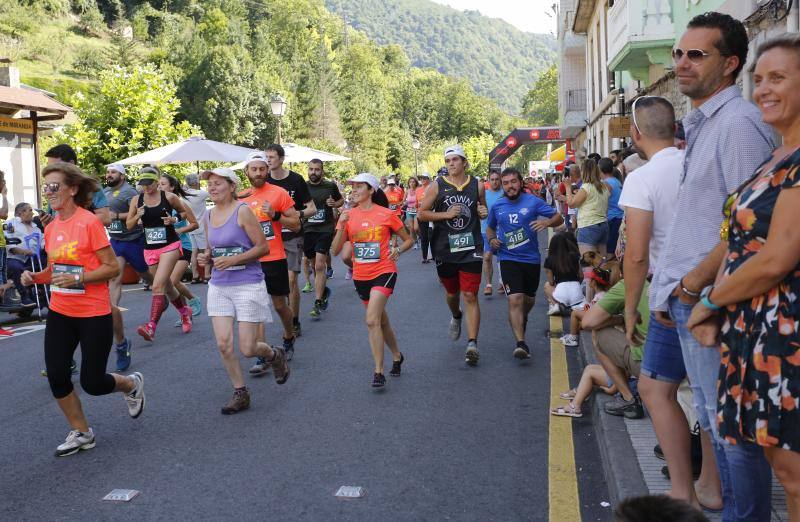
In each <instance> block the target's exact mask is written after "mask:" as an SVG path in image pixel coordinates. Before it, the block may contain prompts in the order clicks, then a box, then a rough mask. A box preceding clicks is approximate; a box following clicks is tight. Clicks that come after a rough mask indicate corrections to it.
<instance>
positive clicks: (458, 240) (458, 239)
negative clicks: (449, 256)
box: [447, 232, 475, 253]
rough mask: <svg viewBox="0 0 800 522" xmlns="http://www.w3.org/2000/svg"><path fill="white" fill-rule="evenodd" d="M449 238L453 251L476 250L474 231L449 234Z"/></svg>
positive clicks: (451, 250)
mask: <svg viewBox="0 0 800 522" xmlns="http://www.w3.org/2000/svg"><path fill="white" fill-rule="evenodd" d="M447 239H448V241H449V242H450V252H451V253H454V252H466V251H467V250H475V236H473V235H472V232H462V233H460V234H449V235H448V236H447Z"/></svg>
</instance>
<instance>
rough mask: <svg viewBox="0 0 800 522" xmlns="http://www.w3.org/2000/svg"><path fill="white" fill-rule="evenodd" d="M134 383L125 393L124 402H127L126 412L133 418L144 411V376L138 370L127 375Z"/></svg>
mask: <svg viewBox="0 0 800 522" xmlns="http://www.w3.org/2000/svg"><path fill="white" fill-rule="evenodd" d="M129 377H130V378H131V379H133V381H134V383H135V387H134V389H133V391H132V392H131V393H128V394H126V395H125V402H127V403H128V414H129V415H130V416H131V417H133V418H134V419H135V418H136V417H138V416H139V415H141V414H142V411H144V377H142V374H141V373H139V372H133V373H132V374H130V375H129Z"/></svg>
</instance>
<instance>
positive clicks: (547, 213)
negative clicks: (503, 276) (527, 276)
mask: <svg viewBox="0 0 800 522" xmlns="http://www.w3.org/2000/svg"><path fill="white" fill-rule="evenodd" d="M555 213H556V209H554V208H553V207H551V206H550V205H548V204H547V203H545V202H544V201H543V200H542V199H541V198H537V197H536V196H532V195H530V194H524V193H523V194H522V195H520V197H518V198H517V199H516V200H515V201H511V200H510V199H508V198H506V197H502V198H500V199H499V200H497V203H495V204H494V206H493V207H492V209H491V210H490V211H489V218H488V225H489V227H491V228H492V229H493V230H494V231H495V232H496V233H497V239H499V240H500V242H501V243H503V246H502V247H500V252H499V253H498V254H497V258H498V259H499V260H500V261H517V262H519V263H532V264H538V263H541V257H540V256H539V241H538V239H537V238H536V235H537V232H536V231H535V230H533V229H532V228H531V224H532V223H533V222H534V221H536V220H537V219H539V218H542V217H544V218H551V217H553V216H554V215H555Z"/></svg>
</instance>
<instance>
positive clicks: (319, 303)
mask: <svg viewBox="0 0 800 522" xmlns="http://www.w3.org/2000/svg"><path fill="white" fill-rule="evenodd" d="M324 176H325V169H324V167H323V165H322V161H321V160H318V159H312V160H311V161H309V162H308V190H309V192H310V193H311V198H312V199H313V201H314V206H315V207H316V208H317V212H316V213H315V214H314V215H313V216H311V217H310V218H308V220H306V224H305V233H304V236H303V250H304V252H305V255H306V258H307V259H308V260H309V262H312V261H313V263H314V274H315V275H314V289H315V291H316V294H315V295H316V299H315V300H314V308H313V309H312V310H311V313H310V314H309V315H311V317H319V316H320V315H321V313H322V311H323V310H327V309H328V299H329V297H330V295H331V290H330V288H328V286H327V285H326V282H327V279H328V278H327V258H328V255H329V252H330V249H331V242H332V241H333V231H334V227H335V225H336V219H335V217H334V215H333V209H335V208H339V207H341V206H342V205H344V198H343V197H342V194H341V193H340V192H339V187H337V186H336V183H334V182H333V181H327V180H324V179H323V177H324Z"/></svg>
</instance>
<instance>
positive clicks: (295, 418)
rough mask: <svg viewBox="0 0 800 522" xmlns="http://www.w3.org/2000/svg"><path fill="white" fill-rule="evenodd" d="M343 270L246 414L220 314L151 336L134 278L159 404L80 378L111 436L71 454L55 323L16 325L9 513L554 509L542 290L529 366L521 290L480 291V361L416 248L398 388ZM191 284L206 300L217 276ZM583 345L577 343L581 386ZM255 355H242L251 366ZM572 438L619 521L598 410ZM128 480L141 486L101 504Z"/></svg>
mask: <svg viewBox="0 0 800 522" xmlns="http://www.w3.org/2000/svg"><path fill="white" fill-rule="evenodd" d="M335 267H336V274H335V276H334V278H333V279H331V280H330V283H329V284H330V287H331V288H332V290H333V295H332V298H331V306H330V308H329V310H328V311H327V312H326V313H325V314H324V315H323V317H322V319H321V320H318V321H315V320H312V319H311V318H309V317H308V311H309V310H310V308H311V304H312V300H313V298H312V297H311V294H303V302H302V311H301V321H302V323H303V336H302V337H301V338H300V339H299V340H298V342H297V345H296V354H295V357H294V360H293V361H292V363H291V367H292V374H291V378H290V379H289V381H288V382H287V383H286V384H285V385H283V386H278V385H277V384H276V383H275V382H274V379H273V377H272V375H271V374H270V375H267V376H265V377H263V378H260V379H251V378H249V377H248V380H249V382H248V385H249V387H250V390H251V396H252V406H251V409H250V410H249V411H246V412H243V413H240V414H238V415H234V416H223V415H221V414H220V413H219V409H220V407H221V406H222V405H223V404H224V403H225V402H226V401H227V400H228V398H229V396H230V393H231V387H230V383H229V381H228V378H227V376H226V374H225V371H224V370H223V368H222V365H221V363H220V360H219V356H218V353H217V349H216V346H215V344H214V341H213V335H212V331H211V324H210V321H209V320H208V318H207V317H206V316H205V314H203V315H202V316H200V317H197V318H196V321H195V326H194V330H193V331H192V332H191V333H190V334H188V335H183V334H182V333H181V332H180V329H179V328H174V327H173V326H172V324H173V323H174V322H175V320H176V319H177V313H176V312H175V310H174V309H172V308H170V310H169V311H168V312H166V313H165V315H164V318H163V319H162V322H161V325H160V326H159V330H158V332H157V335H156V341H155V342H154V343H153V344H147V343H146V342H145V341H144V340H142V339H141V338H139V337H138V336H137V335H136V334H135V327H136V325H138V324H140V323H142V322H144V321H145V320H146V316H147V314H148V311H149V308H150V306H149V301H150V294H149V292H144V291H141V290H138V289H137V288H138V287H137V286H129V287H127V288H128V289H132V291H128V292H126V293H125V294H124V297H123V301H122V303H121V305H122V306H123V307H126V308H128V311H126V312H125V313H124V317H125V321H126V332H129V334H130V335H131V337H134V351H133V365H132V366H131V369H130V370H131V371H133V370H136V371H140V372H142V373H143V375H144V377H145V384H146V393H147V408H146V410H145V412H144V413H143V414H142V416H141V417H140V418H139V419H136V420H134V419H131V418H130V417H128V415H127V409H126V406H125V403H124V400H123V398H122V396H121V395H119V394H116V395H112V396H105V397H90V396H87V395H86V394H85V393H82V394H81V398H82V400H83V405H84V409H85V411H86V412H87V415H88V418H89V421H90V425H91V426H92V427H93V429H94V431H95V434H96V437H97V446H96V448H95V449H93V450H90V451H85V452H81V453H79V454H77V455H73V456H71V457H65V458H56V457H54V456H53V451H54V449H55V447H56V446H57V445H58V444H60V443H61V442H62V441H63V440H64V437H65V436H66V434H67V432H68V426H67V424H66V422H65V420H64V418H63V416H62V415H61V413H60V411H59V409H58V407H57V405H56V403H55V401H54V400H53V398H52V397H51V395H50V390H49V388H48V386H47V382H46V380H45V379H44V378H42V377H40V376H39V371H40V370H41V368H42V367H43V355H42V342H43V333H44V332H43V330H39V331H34V332H32V333H28V334H25V335H19V336H17V337H14V338H10V339H2V340H0V361H2V362H1V363H0V368H2V379H0V397H2V398H3V401H2V407H1V408H0V424H2V426H4V428H5V429H4V430H2V434H0V518H2V519H5V520H22V519H28V520H31V519H67V520H74V519H78V518H81V519H87V518H89V519H102V520H107V519H111V518H112V517H113V518H115V519H125V520H128V519H139V520H154V519H190V518H191V519H196V520H209V519H234V518H237V519H246V520H250V519H277V520H321V519H337V520H338V519H348V520H363V519H373V520H374V519H390V520H412V519H414V520H419V519H457V520H546V519H547V518H548V507H549V506H548V471H549V470H548V425H549V422H550V420H551V419H550V415H548V407H549V404H550V397H549V395H550V389H549V387H550V356H549V350H550V346H549V339H548V337H547V331H548V328H549V323H548V321H547V317H546V307H545V304H544V299H543V296H540V298H539V300H538V302H537V305H536V307H535V308H534V310H533V312H532V314H531V318H530V323H529V333H528V343H529V345H530V346H531V348H532V352H533V357H532V358H531V359H530V360H529V361H525V362H522V363H521V362H520V361H517V360H515V359H513V358H512V357H511V352H512V350H513V348H514V342H513V337H512V335H511V332H510V330H509V327H508V323H507V320H506V303H505V299H504V298H503V297H502V296H498V295H495V296H494V297H491V298H484V297H481V308H482V314H483V321H482V324H483V327H482V329H481V334H480V337H479V348H480V350H481V360H480V364H479V366H478V367H477V368H471V367H468V366H466V365H465V364H464V359H463V350H464V347H465V344H466V339H465V337H462V340H461V341H459V342H457V343H453V342H451V341H450V340H449V337H448V335H447V325H448V318H449V315H448V312H447V308H446V306H445V303H444V298H443V294H442V291H441V288H440V286H439V284H438V281H437V279H436V274H435V268H434V266H433V264H428V265H422V264H420V263H419V257H418V253H417V252H410V253H408V254H406V255H405V256H403V258H402V259H401V261H400V268H399V270H400V274H399V280H398V284H397V287H396V291H395V295H394V296H393V297H392V298H391V300H390V304H389V313H390V318H391V320H392V322H393V324H394V327H395V330H396V332H397V335H398V338H399V340H400V344H401V349H402V351H403V352H404V354H405V357H406V362H405V364H404V366H403V375H402V376H401V377H399V378H392V377H389V376H388V375H387V379H388V383H387V386H386V388H385V389H384V390H382V391H375V390H373V389H372V388H371V387H370V382H371V378H372V360H371V356H370V352H369V345H368V342H367V332H366V327H365V325H364V321H363V307H362V305H361V303H360V301H359V300H358V298H357V296H356V294H355V291H354V289H353V285H352V282H351V281H346V280H344V268H343V265H342V264H341V263H340V262H339V261H338V260H337V261H336V264H335ZM495 277H496V276H495ZM190 288H191V289H192V290H193V291H196V292H198V294H199V295H200V297H201V299H204V298H205V291H206V287H205V286H204V285H192V286H191V287H190ZM275 320H276V321H277V316H275ZM34 327H35V326H34ZM18 328H19V327H18ZM21 331H22V330H21ZM464 333H465V334H466V331H465V332H464ZM268 337H269V340H270V341H273V342H278V341H279V339H280V329H279V328H278V327H277V324H273V325H268ZM387 354H388V351H387ZM575 354H576V351H573V352H570V353H569V354H568V364H569V368H570V381H571V382H573V383H574V382H575V379H576V378H577V376H578V375H579V370H580V368H579V367H578V363H577V358H576V355H575ZM389 361H390V357H388V356H387V363H386V364H387V369H386V371H387V372H388V369H389V365H390V364H391V363H390V362H389ZM113 363H114V355H113V354H112V356H111V359H110V362H109V366H110V367H111V366H113ZM249 365H250V361H247V360H243V368H244V369H245V371H246V369H247V368H248V367H249ZM74 382H75V383H76V384H77V382H78V379H77V377H76V378H75V379H74ZM573 439H574V443H575V456H576V470H577V480H578V489H579V492H580V503H581V514H582V517H583V519H584V520H608V519H609V518H610V511H609V508H607V507H603V506H602V505H601V502H603V501H606V500H607V499H608V493H607V489H606V486H605V484H604V479H603V473H602V465H601V462H600V457H599V452H598V450H597V446H596V443H595V441H594V436H593V430H592V426H591V419H590V418H587V417H584V418H583V419H580V420H578V421H576V422H575V423H574V424H573ZM343 485H349V486H361V487H363V488H365V490H366V496H365V497H364V498H361V499H353V500H341V499H337V498H336V497H335V496H334V493H335V492H336V490H337V489H338V488H339V487H340V486H343ZM114 488H129V489H137V490H140V491H141V495H140V496H139V497H137V498H135V499H134V500H133V501H131V502H130V503H115V502H103V501H101V499H102V497H103V496H104V495H105V494H106V493H108V492H110V491H111V490H112V489H114Z"/></svg>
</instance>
